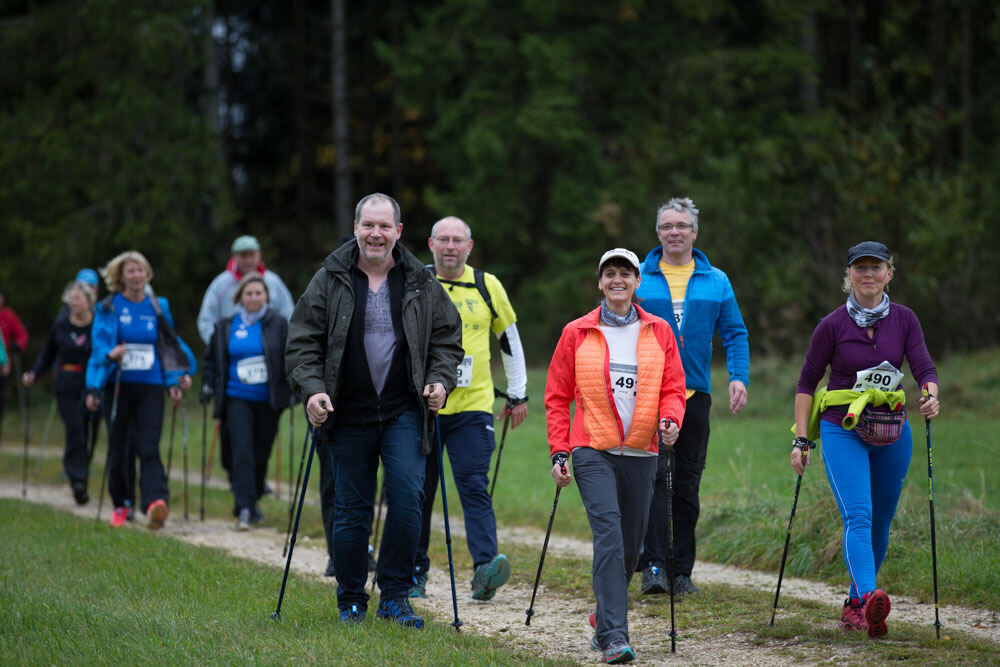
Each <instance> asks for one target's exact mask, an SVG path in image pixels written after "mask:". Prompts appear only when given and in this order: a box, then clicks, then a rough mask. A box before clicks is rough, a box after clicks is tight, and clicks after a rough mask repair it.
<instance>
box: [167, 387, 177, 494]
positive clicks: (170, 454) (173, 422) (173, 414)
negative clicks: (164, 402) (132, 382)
mask: <svg viewBox="0 0 1000 667" xmlns="http://www.w3.org/2000/svg"><path fill="white" fill-rule="evenodd" d="M176 432H177V404H176V403H174V407H173V408H171V409H170V444H168V445H167V484H168V485H169V484H170V469H171V468H172V467H173V466H172V463H173V460H174V434H175V433H176Z"/></svg>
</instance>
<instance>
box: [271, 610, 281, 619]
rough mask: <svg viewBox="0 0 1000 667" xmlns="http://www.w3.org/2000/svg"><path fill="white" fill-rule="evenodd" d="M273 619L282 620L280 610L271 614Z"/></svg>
mask: <svg viewBox="0 0 1000 667" xmlns="http://www.w3.org/2000/svg"><path fill="white" fill-rule="evenodd" d="M271 620H272V621H280V620H281V614H280V613H279V612H274V613H273V614H271Z"/></svg>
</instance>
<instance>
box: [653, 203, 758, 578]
mask: <svg viewBox="0 0 1000 667" xmlns="http://www.w3.org/2000/svg"><path fill="white" fill-rule="evenodd" d="M656 235H657V237H658V238H659V240H660V247H658V248H654V249H653V250H651V251H650V252H649V254H648V255H647V256H646V259H645V261H644V262H643V265H642V283H641V284H640V285H639V289H638V290H637V291H636V296H638V297H639V301H640V302H641V304H642V307H643V308H644V309H646V310H647V311H649V312H650V313H653V314H654V315H658V316H660V317H662V318H663V319H665V320H666V321H667V322H668V323H669V324H670V326H671V327H672V328H673V330H674V336H675V337H676V338H677V343H678V346H679V347H680V353H681V363H682V364H683V365H684V375H685V384H686V386H687V409H686V410H685V412H684V426H683V428H681V433H680V436H679V438H678V439H677V442H676V444H674V446H673V448H672V449H673V453H674V472H673V488H674V498H673V522H674V523H673V535H674V548H673V552H674V559H675V568H674V592H675V593H697V592H698V589H697V588H696V587H695V586H694V584H693V583H691V570H692V568H693V567H694V559H695V534H694V531H695V526H696V525H697V523H698V513H699V505H698V487H699V485H700V484H701V473H702V471H704V469H705V457H706V455H707V453H708V434H709V423H708V413H709V408H711V406H712V394H711V391H712V388H711V380H710V374H709V366H710V364H711V361H712V337H713V336H714V335H715V332H716V331H718V332H719V336H720V337H721V338H722V346H723V348H724V349H725V352H726V365H727V366H728V368H729V409H730V410H732V412H733V414H738V413H739V412H740V411H741V410H742V409H743V407H744V406H745V405H746V402H747V385H748V384H749V382H750V373H749V366H750V347H749V342H748V336H747V328H746V326H745V325H744V324H743V317H742V315H740V308H739V305H737V303H736V295H735V294H734V293H733V287H732V285H731V284H730V283H729V278H728V277H727V276H726V274H725V273H723V272H722V271H720V270H719V269H717V268H715V267H713V266H712V265H711V264H709V262H708V258H707V257H705V253H703V252H701V251H700V250H696V249H695V248H694V242H695V239H697V238H698V209H697V208H696V207H695V205H694V202H693V201H691V200H690V199H688V198H686V197H685V198H679V197H675V198H673V199H671V200H670V201H668V202H667V203H666V204H664V205H662V206H660V208H659V209H658V210H657V212H656ZM666 456H667V451H666V450H664V449H661V450H660V459H659V468H658V471H657V476H656V484H655V487H654V488H655V491H654V495H653V501H652V506H651V507H650V513H649V526H648V527H647V529H646V543H645V552H644V553H643V554H642V556H641V557H640V558H639V566H638V567H639V569H640V570H641V571H642V592H643V593H644V594H656V593H666V592H667V591H668V590H669V584H668V582H667V576H666V572H665V567H666V564H667V563H666V552H667V543H666V542H667V487H666V460H667V459H666Z"/></svg>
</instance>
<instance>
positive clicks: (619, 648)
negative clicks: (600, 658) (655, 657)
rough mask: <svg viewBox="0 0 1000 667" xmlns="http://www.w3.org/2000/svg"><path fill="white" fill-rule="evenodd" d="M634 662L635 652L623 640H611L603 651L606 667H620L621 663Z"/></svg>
mask: <svg viewBox="0 0 1000 667" xmlns="http://www.w3.org/2000/svg"><path fill="white" fill-rule="evenodd" d="M633 660H635V651H633V650H632V647H631V646H629V645H628V644H627V643H626V642H625V640H624V639H613V640H612V641H611V643H610V644H608V646H607V648H605V649H604V662H605V663H606V664H608V665H620V664H621V663H623V662H632V661H633Z"/></svg>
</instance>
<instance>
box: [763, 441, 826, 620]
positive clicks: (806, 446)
mask: <svg viewBox="0 0 1000 667" xmlns="http://www.w3.org/2000/svg"><path fill="white" fill-rule="evenodd" d="M798 442H799V440H798V439H797V438H796V443H798ZM795 446H796V447H798V446H799V445H798V444H796V445H795ZM815 446H816V445H815V444H813V443H812V442H809V441H808V440H806V442H805V443H804V444H803V445H802V447H801V448H800V449H801V450H802V456H803V464H804V463H805V455H806V453H807V452H808V451H809V449H810V448H812V447H815ZM801 488H802V475H799V478H798V479H797V480H796V481H795V498H794V499H793V500H792V513H791V514H789V515H788V529H787V530H786V532H785V550H784V551H783V552H782V553H781V568H780V569H779V570H778V588H777V589H775V591H774V608H773V609H772V610H771V623H770V624H769V625H770V627H772V628H773V627H774V616H775V614H777V613H778V595H780V594H781V579H782V577H784V576H785V559H787V558H788V545H789V543H790V542H791V541H792V519H794V518H795V508H796V506H798V504H799V489H801Z"/></svg>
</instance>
